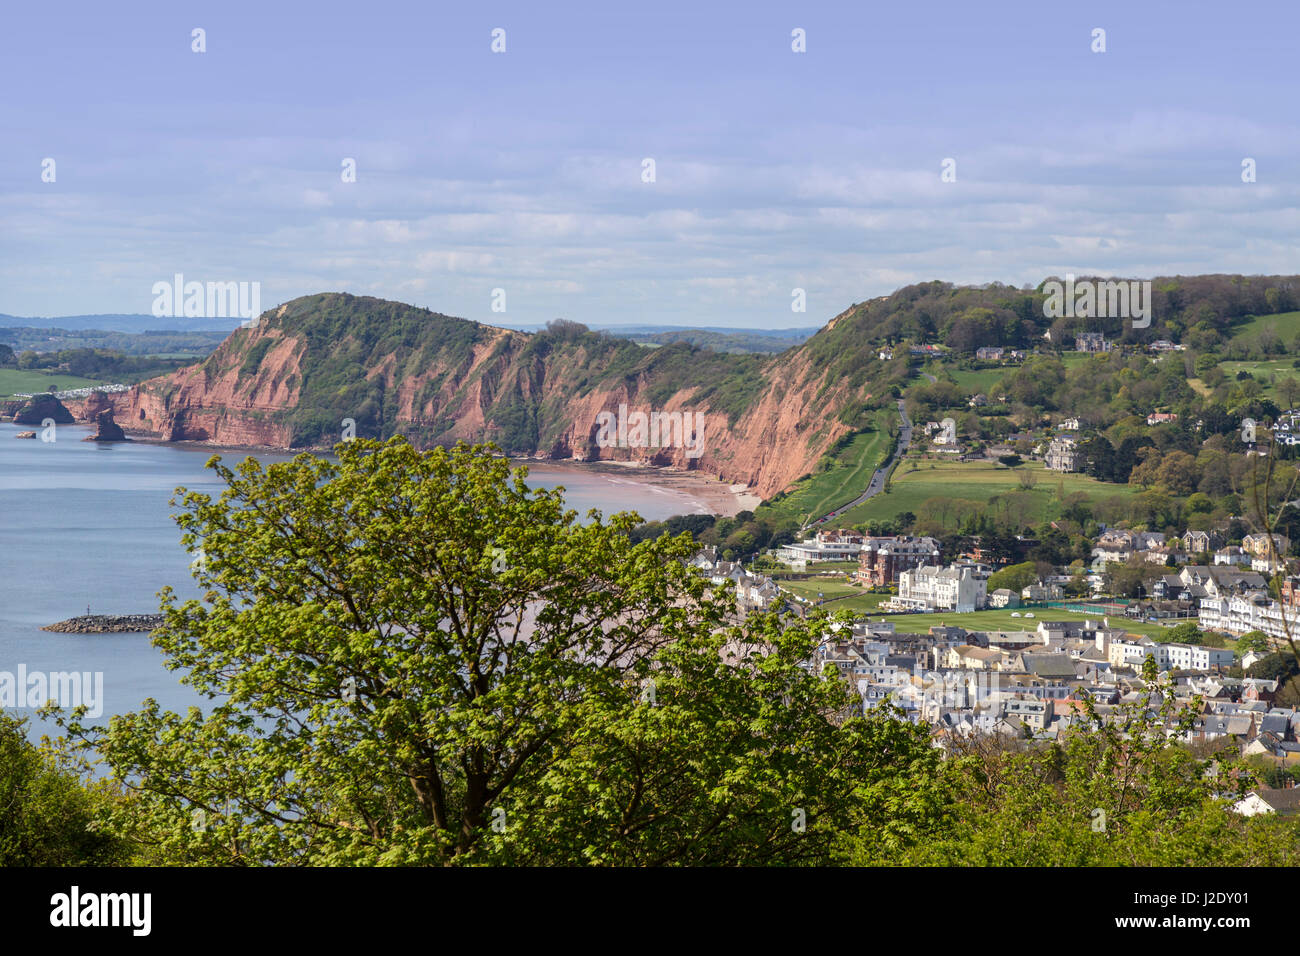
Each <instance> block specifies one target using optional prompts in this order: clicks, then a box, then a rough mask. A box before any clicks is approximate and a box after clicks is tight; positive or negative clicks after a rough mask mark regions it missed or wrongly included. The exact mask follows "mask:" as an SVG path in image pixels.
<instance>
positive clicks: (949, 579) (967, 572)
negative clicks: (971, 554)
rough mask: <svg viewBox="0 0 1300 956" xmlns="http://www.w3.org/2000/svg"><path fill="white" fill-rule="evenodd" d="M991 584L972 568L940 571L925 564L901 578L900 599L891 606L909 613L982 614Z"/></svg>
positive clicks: (899, 577) (899, 578) (954, 568)
mask: <svg viewBox="0 0 1300 956" xmlns="http://www.w3.org/2000/svg"><path fill="white" fill-rule="evenodd" d="M987 595H988V581H987V579H985V578H982V577H976V576H975V572H974V571H973V570H972V569H971V568H970V567H969V566H965V567H953V568H940V567H935V566H933V565H927V564H923V565H921V566H920V567H919V568H914V569H913V570H911V571H904V572H902V573H901V574H900V575H899V576H898V597H896V598H895V599H894V600H893V601H892V602H891V603H892V604H894V605H896V606H898V607H901V608H906V609H907V610H919V611H956V612H958V613H965V612H967V611H978V610H979V609H980V608H982V607H983V606H984V604H985V602H986V598H987Z"/></svg>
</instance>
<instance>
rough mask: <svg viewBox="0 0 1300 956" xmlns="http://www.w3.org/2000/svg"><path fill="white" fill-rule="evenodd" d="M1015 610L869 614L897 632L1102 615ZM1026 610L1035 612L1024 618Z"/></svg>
mask: <svg viewBox="0 0 1300 956" xmlns="http://www.w3.org/2000/svg"><path fill="white" fill-rule="evenodd" d="M878 596H880V597H883V596H884V595H878ZM840 606H841V602H839V601H836V602H834V603H833V604H830V605H827V610H834V609H837V608H839V607H840ZM1014 611H1015V609H1012V610H994V611H971V612H970V613H967V614H957V613H955V612H952V611H947V612H943V613H938V614H880V615H876V614H872V617H873V618H875V617H877V616H879V617H883V618H884V619H885V620H886V621H892V622H893V623H894V630H895V631H896V632H897V633H899V634H926V633H928V632H929V630H930V628H931V627H933V626H934V625H936V624H949V625H953V626H955V627H964V628H966V630H968V631H1032V630H1034V629H1035V628H1037V627H1038V622H1039V621H1090V620H1091V621H1100V620H1101V619H1102V615H1093V614H1079V613H1078V612H1076V611H1062V610H1060V609H1058V608H1043V607H1039V608H1023V609H1021V610H1020V612H1019V613H1020V615H1021V616H1020V617H1012V616H1011V615H1012V614H1013V613H1014ZM1025 614H1032V615H1034V616H1033V617H1029V618H1027V617H1025V616H1024V615H1025ZM1109 620H1110V623H1111V626H1112V627H1122V628H1124V630H1126V631H1131V632H1133V633H1134V634H1145V635H1148V636H1151V637H1154V636H1156V635H1158V634H1163V633H1164V632H1166V631H1167V629H1166V628H1165V627H1164V626H1163V625H1160V624H1148V623H1146V622H1144V621H1143V622H1139V621H1130V620H1128V619H1127V618H1125V617H1124V616H1123V615H1112V616H1110V617H1109Z"/></svg>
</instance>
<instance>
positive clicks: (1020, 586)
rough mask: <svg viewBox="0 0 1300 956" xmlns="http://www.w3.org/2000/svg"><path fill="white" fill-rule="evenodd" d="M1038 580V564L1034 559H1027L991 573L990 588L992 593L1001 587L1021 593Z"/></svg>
mask: <svg viewBox="0 0 1300 956" xmlns="http://www.w3.org/2000/svg"><path fill="white" fill-rule="evenodd" d="M1037 582H1038V566H1037V565H1036V564H1035V563H1034V562H1033V561H1025V562H1023V563H1021V564H1012V565H1009V566H1007V567H1005V568H1003V569H1002V570H1001V571H995V572H993V573H992V574H991V575H989V580H988V589H989V592H990V593H992V592H993V591H996V590H998V589H999V588H1007V589H1009V590H1011V591H1014V592H1015V593H1016V594H1019V593H1020V592H1021V591H1023V590H1024V589H1025V588H1027V587H1029V585H1031V584H1036V583H1037Z"/></svg>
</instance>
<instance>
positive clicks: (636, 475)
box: [512, 459, 763, 517]
mask: <svg viewBox="0 0 1300 956" xmlns="http://www.w3.org/2000/svg"><path fill="white" fill-rule="evenodd" d="M512 463H513V464H521V465H528V466H529V471H530V473H538V474H540V473H541V472H543V471H555V472H563V471H579V472H585V473H587V474H598V475H605V476H608V477H609V478H611V479H612V480H614V481H620V479H621V480H622V481H628V482H630V483H633V484H638V485H649V486H651V487H652V488H657V489H663V490H664V491H666V492H668V493H671V494H674V495H676V496H680V497H681V498H682V499H683V500H684V501H685V502H689V503H690V504H691V505H692V506H691V507H683V509H682V511H681V513H682V514H715V515H721V516H723V517H731V516H733V515H736V514H739V513H740V512H742V511H753V510H754V508H756V507H758V505H759V504H760V503H761V502H762V500H763V499H762V498H760V497H759V496H758V495H756V494H754V493H753V492H752V491H750V489H749V488H748V486H746V485H743V484H729V483H727V482H725V481H720V480H719V479H717V478H715V477H713V476H712V475H702V474H697V473H694V472H688V471H675V470H673V469H670V468H655V467H653V466H651V465H642V464H639V463H637V462H621V461H620V462H611V461H600V462H581V461H556V460H549V459H512Z"/></svg>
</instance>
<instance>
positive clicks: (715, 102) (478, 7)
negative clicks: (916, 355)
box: [0, 0, 1300, 329]
mask: <svg viewBox="0 0 1300 956" xmlns="http://www.w3.org/2000/svg"><path fill="white" fill-rule="evenodd" d="M50 10H51V8H49V7H48V6H42V5H40V4H12V5H9V6H8V7H7V8H6V11H5V14H4V29H3V30H0V90H3V91H4V92H3V93H0V140H2V142H3V148H2V149H0V312H2V313H9V314H14V315H21V316H58V315H70V314H82V313H118V312H121V313H146V312H149V311H150V309H151V306H152V304H153V301H154V293H153V286H154V284H155V283H157V282H159V281H169V282H170V281H171V279H172V277H173V276H174V275H175V274H176V273H181V274H183V275H184V276H185V279H186V280H187V281H201V282H207V281H220V282H228V281H245V282H258V283H260V290H261V303H262V307H263V308H268V307H271V306H273V305H274V304H276V303H279V302H284V301H287V300H289V299H292V298H295V297H297V296H300V295H307V294H312V293H317V292H328V291H346V292H351V293H354V294H358V295H374V296H380V297H383V298H389V299H396V300H399V301H403V302H408V303H412V304H415V305H419V306H425V307H428V308H431V309H434V310H436V311H439V312H443V313H447V314H450V315H456V316H462V317H465V318H470V319H476V320H478V321H483V322H488V323H491V324H495V325H521V326H526V325H535V324H538V323H543V322H546V321H548V320H550V319H554V318H566V319H570V320H574V321H579V322H585V323H587V324H589V325H593V326H609V325H619V324H664V325H708V326H730V327H736V328H741V329H744V328H751V329H752V328H787V327H791V326H818V325H821V324H823V323H824V322H826V321H827V320H828V319H830V318H831V317H833V316H834V315H836V314H837V313H839V312H841V311H842V310H844V309H845V308H847V307H849V306H850V305H852V304H854V303H857V302H861V301H864V300H866V299H869V298H872V297H874V296H879V295H885V294H888V293H889V292H892V291H893V290H895V289H897V288H899V287H900V286H903V285H906V284H908V283H911V282H917V281H927V280H931V279H942V280H946V281H951V282H957V283H983V282H990V281H1000V282H1008V283H1012V284H1015V285H1022V284H1025V283H1030V284H1037V283H1038V282H1040V281H1041V280H1042V279H1043V278H1044V277H1046V276H1049V275H1063V274H1065V273H1066V272H1073V273H1075V274H1079V275H1085V274H1095V275H1115V276H1126V277H1152V276H1156V275H1172V274H1195V273H1213V272H1234V273H1248V274H1275V273H1287V274H1290V273H1296V272H1300V258H1297V255H1296V253H1297V236H1298V235H1300V216H1298V214H1297V207H1298V200H1300V125H1298V124H1297V123H1296V122H1295V118H1296V112H1297V109H1298V105H1297V97H1296V87H1297V84H1296V81H1295V79H1294V65H1293V59H1294V57H1293V52H1292V47H1293V46H1294V38H1295V36H1296V33H1297V29H1296V28H1297V26H1300V5H1298V4H1296V3H1295V2H1294V0H1263V2H1258V3H1252V4H1230V3H1222V2H1213V3H1204V2H1198V0H1179V2H1176V3H1175V2H1168V3H1167V2H1158V0H1142V2H1134V0H1123V2H1104V0H1103V2H1090V3H1076V2H1060V0H1052V2H1043V0H1033V2H1016V0H1009V2H990V3H979V4H976V3H970V2H967V0H962V2H950V0H939V2H935V0H930V2H917V3H890V4H883V3H878V2H875V0H869V2H854V3H849V2H843V3H819V2H798V3H794V2H791V3H766V2H761V0H758V2H746V3H712V4H710V3H701V2H693V3H685V2H677V0H656V2H655V3H651V4H609V3H590V4H588V3H563V2H557V3H546V4H539V3H536V2H535V0H534V2H529V3H481V4H480V3H475V4H448V3H431V2H427V0H426V2H391V0H369V2H366V3H351V2H349V3H341V2H335V0H320V2H315V3H312V4H294V5H289V4H284V3H276V2H274V0H259V2H256V3H246V2H243V0H222V2H219V3H218V2H190V3H183V4H181V3H176V2H174V0H172V2H165V3H163V2H159V3H152V2H140V3H133V2H126V3H120V4H118V3H114V4H107V3H103V2H102V0H97V2H94V3H87V2H80V0H73V2H68V3H64V4H61V5H59V7H58V12H57V15H52V14H51V12H50ZM195 29H202V30H203V31H204V37H203V38H204V44H205V47H206V50H205V52H202V53H198V52H194V50H193V49H192V47H193V45H194V43H195V41H194V38H193V31H194V30H195ZM1097 29H1102V30H1104V31H1105V37H1104V39H1105V52H1094V49H1093V47H1094V46H1096V45H1097V41H1096V39H1095V38H1094V31H1095V30H1097ZM494 30H503V31H504V45H505V49H504V52H494V51H493V49H492V46H493V42H494V41H493V31H494ZM796 30H801V31H803V37H804V46H805V50H804V52H796V51H795V50H794V49H793V48H792V47H793V46H794V45H796V41H795V39H793V38H792V32H793V31H796ZM498 45H499V43H498ZM1247 158H1249V159H1253V160H1254V161H1255V182H1251V183H1246V182H1243V181H1242V175H1243V173H1242V163H1243V160H1245V159H1247ZM50 159H52V160H53V161H54V165H53V171H54V177H53V178H54V181H53V182H47V181H43V176H44V177H46V178H48V164H47V163H46V162H45V161H46V160H50ZM347 159H352V160H354V161H355V164H356V176H355V182H344V181H343V180H344V175H343V165H344V161H345V160H347ZM646 160H653V163H654V167H653V172H654V176H653V181H646V179H647V171H646V163H645V161H646ZM946 160H952V161H953V162H952V163H950V164H948V169H949V170H950V173H955V181H947V182H945V181H944V175H943V174H944V168H945V161H946ZM948 178H949V179H953V178H954V177H953V176H952V175H949V176H948ZM497 290H500V291H497ZM795 290H803V292H802V301H803V304H804V309H805V311H803V312H798V311H795V309H796V308H797V306H798V305H799V299H800V297H799V296H798V295H797V294H796V292H795ZM494 305H495V307H496V309H495V310H494ZM502 308H504V311H501V309H502Z"/></svg>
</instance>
